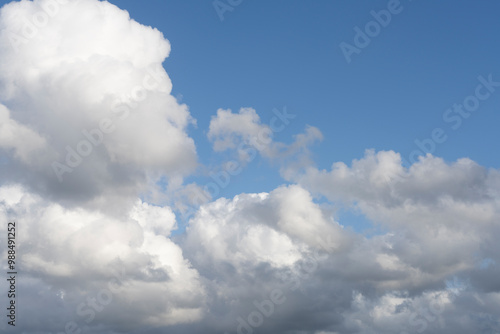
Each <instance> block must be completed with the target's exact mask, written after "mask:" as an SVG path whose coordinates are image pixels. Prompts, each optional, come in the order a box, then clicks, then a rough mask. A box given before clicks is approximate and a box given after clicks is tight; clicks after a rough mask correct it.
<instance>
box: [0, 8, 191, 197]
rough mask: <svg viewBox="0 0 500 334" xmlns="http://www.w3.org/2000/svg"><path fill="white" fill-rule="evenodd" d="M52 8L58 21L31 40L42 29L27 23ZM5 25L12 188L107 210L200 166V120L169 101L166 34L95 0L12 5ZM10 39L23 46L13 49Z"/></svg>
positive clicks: (1, 75) (0, 71)
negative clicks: (18, 184) (111, 200)
mask: <svg viewBox="0 0 500 334" xmlns="http://www.w3.org/2000/svg"><path fill="white" fill-rule="evenodd" d="M50 6H52V7H50ZM54 6H55V7H54ZM48 7H50V8H52V9H51V13H52V14H53V15H52V16H48V15H47V14H44V15H46V16H47V17H48V18H47V21H46V22H45V24H44V25H42V26H39V27H37V26H36V25H35V26H34V28H33V27H32V31H31V34H29V32H30V30H29V29H30V28H29V27H30V24H35V23H36V22H38V21H35V23H29V22H31V21H32V20H36V18H37V17H41V16H40V15H41V14H40V13H42V14H43V13H45V12H44V11H43V10H44V8H48ZM37 15H38V16H37ZM27 22H28V23H27ZM0 27H2V29H3V31H4V33H3V34H2V36H1V37H0V58H1V59H2V62H1V63H0V82H1V84H2V85H1V87H2V89H1V90H0V96H1V97H2V101H3V103H4V105H5V106H6V107H7V108H8V110H9V111H10V112H7V111H6V109H5V108H2V110H1V114H0V117H1V118H2V119H3V120H4V121H5V123H4V122H2V123H4V124H3V127H2V130H4V131H2V136H3V137H5V136H8V138H2V139H4V140H3V141H2V146H1V148H3V149H4V150H5V151H6V153H7V154H8V156H10V159H9V161H8V166H7V167H6V168H7V170H8V171H9V176H8V178H9V179H10V180H19V181H21V180H22V182H24V183H25V184H26V185H27V186H29V187H31V188H32V189H34V190H36V191H38V192H41V193H45V194H47V195H49V196H52V197H53V198H55V199H58V200H65V201H77V202H79V203H81V202H82V200H83V199H86V200H87V201H91V202H92V203H93V205H94V206H99V205H101V206H103V205H104V204H103V203H102V202H103V197H105V196H110V195H112V194H111V193H115V194H117V193H120V196H116V195H115V200H116V201H117V200H119V198H120V197H123V198H128V199H129V200H130V199H133V198H134V197H135V196H136V195H137V193H139V192H141V191H142V190H143V189H144V186H145V185H146V184H147V182H148V180H149V179H154V180H157V179H159V178H160V177H162V176H165V175H166V176H174V175H187V174H188V173H190V172H191V171H192V170H193V169H194V168H195V167H196V164H197V162H196V149H195V145H194V142H193V140H192V139H191V138H189V137H188V135H187V134H186V128H187V126H189V125H190V124H191V123H192V122H194V120H193V119H192V118H191V116H190V114H189V111H188V108H187V106H186V105H181V104H178V103H177V101H176V99H175V98H174V97H173V96H171V95H170V92H171V89H172V83H171V82H170V79H169V78H168V75H167V74H166V72H165V70H164V69H163V68H162V67H161V63H162V62H163V61H164V60H165V58H166V57H167V56H168V54H169V52H170V44H169V42H168V41H167V40H166V39H165V38H164V37H163V35H162V33H161V32H159V31H158V30H156V29H153V28H151V27H146V26H143V25H141V24H139V23H137V22H136V21H134V20H132V19H130V17H129V15H128V13H127V12H126V11H123V10H121V9H119V8H117V7H116V6H114V5H112V4H110V3H108V2H101V1H93V0H81V1H68V2H67V3H66V2H64V3H63V1H61V2H54V1H52V0H38V1H34V2H31V1H22V2H15V3H10V4H8V5H5V6H4V7H3V8H2V9H1V13H0ZM12 34H16V36H20V37H22V38H23V39H22V40H21V41H22V42H21V43H20V44H16V45H14V46H13V45H12V43H11V42H12V39H11V37H12V36H13V35H12ZM25 35H26V36H27V37H29V38H27V37H26V36H25ZM7 130H8V132H7ZM12 138H25V141H24V142H23V143H15V142H13V141H12ZM72 151H74V152H76V153H70V152H72ZM35 157H36V159H35ZM54 162H55V163H56V164H55V165H54ZM63 165H64V166H65V167H64V166H63ZM25 175H30V177H29V178H26V177H24V176H25ZM61 180H62V182H60V181H61ZM75 189H78V192H76V191H75ZM127 203H130V201H128V202H127Z"/></svg>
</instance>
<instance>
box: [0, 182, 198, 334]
mask: <svg viewBox="0 0 500 334" xmlns="http://www.w3.org/2000/svg"><path fill="white" fill-rule="evenodd" d="M11 217H16V219H15V220H16V222H17V231H18V236H17V243H18V245H19V246H18V254H17V257H18V259H19V260H18V263H19V265H18V266H19V267H20V269H19V270H20V271H21V272H22V274H21V275H22V279H21V280H20V284H21V285H20V286H19V287H18V290H19V291H22V292H20V293H19V298H18V304H19V305H20V306H19V307H21V309H22V311H20V312H22V313H23V314H30V316H29V317H27V318H29V321H27V322H25V321H24V320H23V321H21V320H20V321H19V326H20V327H22V328H23V330H26V331H36V330H44V331H45V332H48V331H54V332H56V331H57V332H60V331H64V327H65V325H66V323H68V322H72V321H74V322H75V323H77V324H78V326H79V327H80V328H83V326H89V327H91V328H99V327H100V326H104V327H105V328H109V329H110V330H111V329H112V330H118V329H122V330H129V329H133V328H138V327H141V326H152V327H161V326H165V325H172V324H177V323H185V322H193V321H199V320H200V319H201V318H202V316H203V313H204V309H205V291H204V288H203V286H202V284H201V282H200V277H199V274H198V272H197V271H196V270H195V269H194V268H192V266H191V264H190V263H189V261H188V260H186V259H185V258H184V256H183V252H182V249H181V248H180V247H179V246H178V245H177V244H175V243H174V242H172V240H171V239H170V238H169V236H170V234H171V232H172V230H173V229H175V228H176V223H175V215H174V214H173V213H172V211H171V210H170V209H169V208H167V207H156V206H152V205H149V204H147V203H144V202H142V201H140V200H137V202H136V203H135V204H134V206H132V207H131V209H130V211H129V212H128V213H127V215H126V218H123V219H114V218H111V217H109V216H107V215H104V214H102V213H100V212H98V211H89V210H85V209H65V208H64V207H62V206H60V205H58V204H56V203H52V202H50V201H47V200H43V199H42V198H41V197H39V196H37V195H33V194H30V193H29V192H27V191H26V190H25V189H23V188H21V187H19V186H4V187H0V219H2V221H9V220H11ZM6 227H7V226H6V224H2V226H1V227H0V232H1V233H2V235H6V233H7V231H6ZM4 281H5V280H3V282H2V284H0V286H1V287H2V288H3V289H6V288H7V287H6V285H5V284H6V283H5V282H4ZM29 291H31V293H28V292H29ZM61 310H62V312H61Z"/></svg>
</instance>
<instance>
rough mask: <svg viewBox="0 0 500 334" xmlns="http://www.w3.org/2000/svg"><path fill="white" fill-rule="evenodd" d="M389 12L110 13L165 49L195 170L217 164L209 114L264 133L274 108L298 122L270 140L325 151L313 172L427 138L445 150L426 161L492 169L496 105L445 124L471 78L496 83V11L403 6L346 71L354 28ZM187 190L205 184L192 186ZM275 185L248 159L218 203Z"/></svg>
mask: <svg viewBox="0 0 500 334" xmlns="http://www.w3.org/2000/svg"><path fill="white" fill-rule="evenodd" d="M388 3H389V2H388V1H356V2H339V1H337V2H334V1H313V2H306V1H243V2H241V4H240V5H238V6H235V7H234V9H233V11H226V12H224V13H223V18H224V20H223V21H221V20H220V19H219V16H218V14H217V11H216V10H215V8H214V6H213V3H212V2H210V1H148V2H141V3H137V2H134V1H120V2H119V3H118V5H119V6H120V7H122V8H124V9H127V10H128V11H129V12H130V15H131V17H132V18H133V19H135V20H137V21H139V22H141V23H143V24H145V25H151V26H153V27H156V28H158V29H159V30H160V31H162V32H163V33H164V35H165V37H166V38H167V39H168V40H169V41H170V43H171V45H172V51H171V54H170V57H169V58H167V59H166V61H165V62H164V67H165V69H166V70H167V72H168V73H169V75H170V77H171V79H172V82H173V92H172V94H173V95H175V96H179V97H180V96H182V102H183V103H186V104H187V105H188V106H189V108H190V111H191V113H192V115H193V117H195V118H196V119H197V124H198V126H197V128H191V129H190V131H189V133H190V135H191V136H192V137H193V138H194V139H195V141H196V143H197V149H198V154H199V158H200V162H201V163H203V164H207V165H210V164H213V163H216V162H217V161H218V160H219V159H220V158H221V155H220V154H218V153H214V152H213V150H212V149H211V145H210V143H209V142H208V141H207V140H206V131H207V129H208V125H209V122H210V119H211V116H212V115H214V114H215V111H216V110H217V109H218V108H224V109H226V108H230V109H232V110H233V112H237V111H238V110H239V108H241V107H252V108H255V109H256V111H257V113H258V114H259V115H260V116H261V119H262V122H263V123H267V122H268V121H269V119H270V118H271V117H272V110H273V108H279V109H281V108H282V107H283V106H286V107H287V109H288V110H290V111H291V112H293V113H294V114H296V115H297V117H296V118H295V119H294V120H293V122H292V124H291V125H290V126H288V127H287V128H286V129H285V131H283V132H281V133H279V134H277V137H276V138H275V139H276V140H279V141H283V142H291V141H292V140H293V138H292V136H293V135H294V134H296V133H299V132H301V131H302V130H303V128H304V126H305V125H306V124H309V125H313V126H316V127H318V128H319V129H320V130H321V131H322V133H323V135H324V140H323V141H322V142H321V143H319V144H318V143H317V144H315V145H313V147H312V148H311V150H312V152H313V160H314V162H315V163H316V165H317V166H318V167H319V168H320V169H323V168H326V169H329V168H330V166H331V164H332V163H333V162H336V161H344V162H346V163H347V164H349V163H350V162H351V161H352V160H353V159H360V158H361V157H362V156H363V154H364V151H365V149H368V148H374V149H375V150H376V151H379V150H394V151H396V152H399V153H400V154H401V155H402V157H403V158H405V159H406V160H409V159H410V158H409V155H410V153H411V152H412V151H413V150H415V149H417V148H418V147H417V146H416V144H415V142H414V141H415V140H416V139H418V140H424V139H426V138H430V137H431V132H432V130H433V129H435V128H442V129H443V130H444V131H445V133H446V135H447V140H446V141H445V142H444V143H440V144H438V145H436V149H435V151H434V155H436V156H439V157H442V158H444V159H445V160H446V161H455V160H456V159H459V158H462V157H469V158H471V159H472V160H474V161H476V162H478V163H479V164H481V165H483V166H486V167H499V165H500V160H499V156H498V155H496V154H492V152H494V150H495V149H496V143H498V142H499V140H500V132H499V131H497V127H498V124H499V122H500V114H499V110H500V94H495V93H494V94H492V96H491V97H490V98H488V99H487V100H486V101H484V102H481V105H480V107H479V108H478V110H477V111H475V112H474V113H473V114H472V115H471V116H470V117H469V118H467V119H464V120H463V123H462V124H461V126H460V127H459V128H458V129H457V130H453V129H452V128H451V127H450V123H446V122H444V120H443V113H444V112H445V110H446V109H448V108H451V107H452V106H453V104H455V103H462V102H463V100H464V99H465V98H466V97H467V96H469V95H471V94H473V93H474V89H475V88H476V86H477V84H478V80H477V77H478V76H479V75H482V76H485V77H487V76H488V75H489V74H492V75H493V79H494V80H496V78H498V80H499V81H500V72H499V71H498V59H500V48H499V47H498V42H499V38H500V37H499V36H498V35H497V34H495V33H492V32H494V31H499V28H500V21H498V16H497V13H498V11H496V10H495V9H497V10H498V9H500V4H498V3H495V2H491V1H490V2H485V3H474V4H473V3H471V2H469V3H466V2H464V4H463V5H460V6H457V5H456V3H452V2H430V1H422V0H421V1H401V2H400V5H399V7H398V8H400V12H399V13H398V14H393V15H391V16H392V18H391V21H390V23H389V24H388V25H387V26H386V27H383V28H381V31H380V33H379V34H378V35H377V36H375V37H373V38H371V42H370V44H369V45H368V46H367V47H365V48H364V49H361V52H360V53H359V54H353V55H352V61H351V62H350V63H347V61H346V58H345V57H344V54H343V53H342V50H341V48H340V47H339V45H340V43H342V42H346V43H349V44H351V45H354V42H353V39H354V36H355V32H354V30H353V29H354V27H355V26H358V27H360V28H362V29H365V25H366V24H367V23H368V22H370V21H373V20H374V18H373V17H372V15H371V14H370V12H371V11H372V10H374V11H376V12H379V11H380V10H384V9H387V6H388ZM499 93H500V92H499ZM192 180H193V181H196V182H198V183H200V184H204V183H206V182H210V179H209V178H206V177H203V176H200V175H198V176H194V177H192ZM284 182H285V181H284V180H283V179H282V178H281V177H280V175H279V172H278V168H277V166H276V165H272V164H270V163H269V162H267V161H263V160H259V159H256V160H255V161H253V162H252V163H251V165H250V166H247V167H246V168H245V170H244V172H243V173H242V174H240V175H238V176H236V177H234V178H233V179H232V180H231V183H230V184H229V186H228V187H227V188H224V189H222V191H221V192H220V195H221V196H224V197H232V196H234V195H236V194H239V193H241V192H261V191H270V190H272V189H274V188H275V187H276V186H278V185H280V184H283V183H284ZM351 218H352V217H350V218H349V220H351ZM362 220H363V219H362V218H360V217H358V219H356V221H358V223H359V222H360V221H362ZM362 226H363V227H364V228H368V225H367V224H364V223H363V224H362Z"/></svg>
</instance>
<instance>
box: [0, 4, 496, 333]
mask: <svg viewBox="0 0 500 334" xmlns="http://www.w3.org/2000/svg"><path fill="white" fill-rule="evenodd" d="M0 29H1V30H2V32H3V33H2V36H1V37H0V59H1V60H2V61H1V62H0V155H1V158H2V165H1V168H2V174H1V175H2V179H1V181H0V220H1V221H4V222H5V221H12V220H15V221H16V222H17V224H18V245H19V247H18V261H19V268H20V269H19V270H20V272H21V273H22V275H21V276H19V277H22V279H21V280H19V281H18V286H17V289H18V290H19V292H20V293H19V297H18V305H19V314H22V317H21V316H20V317H19V320H18V321H19V322H18V326H19V327H17V329H20V331H22V332H23V333H44V334H45V333H61V332H62V333H78V330H81V331H82V332H85V331H86V332H91V333H103V334H111V333H146V332H147V333H165V332H169V333H179V334H181V333H182V334H184V333H201V332H203V333H225V332H227V333H246V334H251V333H257V332H258V333H274V334H276V333H283V334H284V333H287V334H299V333H300V334H334V333H335V334H338V333H361V334H373V333H390V334H392V333H394V334H401V333H412V332H420V333H422V332H428V333H464V334H465V333H479V332H481V333H499V332H500V323H499V321H498V319H500V312H499V310H500V284H499V283H498V277H499V275H500V266H499V262H500V257H499V254H500V246H499V243H498V242H497V240H498V238H499V237H500V224H499V212H500V171H499V170H495V169H487V168H484V167H482V166H480V165H478V164H477V163H475V162H474V161H471V160H470V159H466V158H464V159H459V160H457V161H455V162H446V161H443V160H442V159H441V158H438V157H434V156H431V155H428V156H426V157H421V159H420V160H419V161H418V162H416V163H414V164H413V165H411V166H409V167H403V165H402V163H401V157H400V155H399V154H398V153H395V152H392V151H381V152H375V151H372V150H368V151H367V152H366V153H365V156H364V157H362V158H360V159H359V160H355V161H353V162H352V163H351V164H350V165H348V164H346V163H344V162H335V163H334V164H333V165H332V167H331V168H330V169H328V170H320V169H318V168H316V167H314V165H313V163H312V160H311V156H310V152H309V150H308V147H309V146H310V145H311V144H312V143H314V142H316V141H318V140H321V138H322V134H321V132H320V130H319V129H317V128H315V127H312V126H307V127H306V129H305V130H304V132H303V133H301V134H298V135H296V136H295V138H294V141H293V142H292V143H290V144H285V143H282V142H278V141H276V140H275V138H274V134H275V133H277V132H280V131H282V130H283V129H284V128H285V127H286V126H287V125H288V124H290V123H291V122H292V121H294V118H295V116H296V115H294V114H292V113H291V112H290V111H287V110H286V108H284V109H283V110H279V111H278V110H276V111H273V115H272V116H271V118H270V120H269V122H268V123H267V124H265V123H264V122H263V121H262V120H261V119H260V117H259V115H258V114H257V112H256V111H255V110H254V109H252V108H242V109H240V110H239V111H238V112H237V113H233V112H232V111H230V110H223V109H220V110H218V111H217V112H216V114H215V115H214V116H213V117H212V119H211V122H210V125H209V128H208V133H207V135H208V140H209V141H210V142H211V143H212V144H213V150H214V152H215V154H220V152H224V151H228V152H232V153H236V154H237V155H238V158H239V160H238V161H239V163H242V162H244V161H247V162H249V161H250V160H251V159H253V157H255V156H256V155H257V154H260V155H261V156H263V157H265V158H268V159H271V160H273V161H275V160H279V161H280V162H281V165H280V167H281V173H282V176H283V178H284V180H285V181H286V182H287V184H284V185H282V186H279V187H277V188H276V189H274V190H272V191H269V192H265V193H264V192H263V193H242V194H239V195H236V196H234V197H232V198H214V199H209V198H207V200H206V201H204V202H203V204H202V205H201V206H199V208H197V209H196V210H195V212H194V213H193V215H192V216H190V217H191V219H190V221H189V223H188V224H187V226H186V229H185V231H183V230H182V231H178V230H177V229H178V226H177V225H178V223H177V219H176V216H175V214H174V211H173V209H172V208H171V207H169V206H160V205H158V202H162V203H169V202H175V201H176V200H177V198H181V197H186V198H188V199H190V200H191V201H192V202H194V199H192V198H190V197H189V196H190V195H189V194H190V192H193V191H200V190H199V189H200V186H199V185H197V184H196V183H191V184H190V185H188V186H185V185H184V179H185V176H186V175H189V174H190V173H191V172H193V170H194V169H195V168H196V167H197V154H196V148H195V144H194V141H193V140H192V139H191V138H190V137H189V136H188V135H187V130H188V127H189V126H190V124H193V123H194V122H195V121H194V119H193V118H192V117H191V116H190V113H189V110H188V107H187V106H186V105H183V104H180V103H178V102H177V100H176V99H175V98H174V97H172V95H171V94H170V93H171V89H172V84H171V82H170V79H169V77H168V75H167V74H166V72H165V70H164V69H163V67H162V66H161V64H162V62H163V61H164V60H165V59H166V57H167V56H168V54H169V51H170V45H169V42H168V41H167V40H166V39H165V38H164V36H163V35H162V33H161V32H159V31H158V30H156V29H154V28H151V27H146V26H144V25H141V24H139V23H137V22H135V21H134V20H132V19H130V17H129V15H128V13H127V12H126V11H123V10H121V9H119V8H117V7H116V6H114V5H112V4H110V3H108V2H103V1H97V0H80V1H70V0H68V1H66V0H36V1H20V2H13V3H10V4H8V5H5V6H4V7H3V8H2V9H1V11H0ZM219 157H220V156H219ZM239 167H241V166H239ZM158 181H161V182H158ZM165 184H166V185H165ZM172 194H173V195H172ZM146 196H149V198H148V199H147V200H146ZM170 196H174V197H175V196H177V197H175V198H174V199H173V200H172V198H170ZM148 200H149V201H148ZM198 204H201V203H198ZM176 205H177V206H178V208H182V203H181V204H176ZM339 208H342V210H351V211H353V212H356V213H357V214H360V215H363V216H364V217H366V219H367V220H368V221H369V222H371V223H372V224H373V225H374V226H376V227H377V233H375V234H374V235H370V236H366V235H364V234H362V233H360V232H359V231H357V230H356V229H354V228H352V227H351V226H352V225H353V224H351V222H350V221H349V218H346V217H344V216H342V215H338V212H342V210H340V211H337V209H339ZM344 220H345V221H344ZM6 228H7V225H6V224H1V225H0V233H1V235H5V234H6V233H7V231H6ZM1 255H2V263H6V259H7V255H8V254H7V250H6V247H2V248H1ZM4 269H5V268H4ZM0 290H1V291H6V290H7V281H6V280H3V281H0ZM0 326H2V327H1V328H2V331H3V330H4V329H6V326H7V325H6V323H5V321H4V322H2V323H1V325H0Z"/></svg>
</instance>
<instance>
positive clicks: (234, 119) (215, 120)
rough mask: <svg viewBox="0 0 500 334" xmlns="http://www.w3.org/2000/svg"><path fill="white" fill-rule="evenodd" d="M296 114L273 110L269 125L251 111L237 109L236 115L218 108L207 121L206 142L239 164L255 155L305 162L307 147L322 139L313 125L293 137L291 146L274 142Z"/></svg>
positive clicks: (253, 110) (285, 109)
mask: <svg viewBox="0 0 500 334" xmlns="http://www.w3.org/2000/svg"><path fill="white" fill-rule="evenodd" d="M296 116H297V115H295V114H293V113H290V112H289V111H288V110H287V108H286V107H284V108H283V110H278V109H274V110H273V116H272V117H271V119H270V120H269V124H263V123H262V121H261V119H260V116H259V115H258V114H257V112H256V111H255V109H253V108H241V109H240V110H239V112H238V113H237V114H236V113H233V112H232V111H231V110H224V109H219V110H217V114H216V115H215V116H212V119H211V121H210V126H209V131H208V139H209V140H210V141H211V142H212V143H213V149H214V151H216V152H222V151H226V150H231V151H235V152H236V153H237V155H238V158H239V159H240V160H241V161H243V162H245V161H246V162H249V161H251V160H252V159H254V157H255V155H256V154H257V153H259V154H260V155H262V156H263V157H265V158H268V159H281V160H283V159H286V158H288V159H290V157H293V158H294V159H296V160H300V161H302V162H305V161H306V159H307V158H308V156H309V151H308V147H309V146H310V145H311V144H313V143H315V142H316V141H319V140H322V139H323V135H322V133H321V131H320V130H319V129H318V128H316V127H313V126H310V125H308V126H306V129H305V131H304V133H300V134H298V135H296V136H295V140H294V142H293V143H291V144H288V145H287V144H285V143H282V142H277V141H275V140H274V136H275V134H276V133H279V132H281V131H283V130H284V129H285V128H286V127H287V126H288V125H289V124H290V123H291V122H292V121H293V119H295V118H296Z"/></svg>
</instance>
